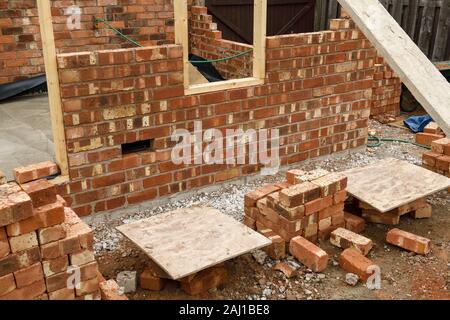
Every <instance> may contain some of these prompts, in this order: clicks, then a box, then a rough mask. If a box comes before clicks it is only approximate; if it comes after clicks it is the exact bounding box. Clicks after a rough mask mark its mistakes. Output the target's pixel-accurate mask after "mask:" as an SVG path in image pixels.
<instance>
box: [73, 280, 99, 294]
mask: <svg viewBox="0 0 450 320" xmlns="http://www.w3.org/2000/svg"><path fill="white" fill-rule="evenodd" d="M98 290H99V287H98V280H97V278H96V277H95V278H93V279H89V280H86V281H81V282H80V286H79V288H75V295H76V296H77V297H80V296H83V295H87V294H90V293H94V292H97V291H98Z"/></svg>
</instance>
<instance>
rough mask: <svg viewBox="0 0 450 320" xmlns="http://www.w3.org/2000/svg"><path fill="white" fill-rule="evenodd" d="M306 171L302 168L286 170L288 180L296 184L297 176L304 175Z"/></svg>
mask: <svg viewBox="0 0 450 320" xmlns="http://www.w3.org/2000/svg"><path fill="white" fill-rule="evenodd" d="M305 173H306V172H305V171H303V170H300V169H293V170H289V171H287V172H286V180H287V182H288V183H290V184H296V183H297V182H296V180H295V178H296V177H297V176H299V175H304V174H305Z"/></svg>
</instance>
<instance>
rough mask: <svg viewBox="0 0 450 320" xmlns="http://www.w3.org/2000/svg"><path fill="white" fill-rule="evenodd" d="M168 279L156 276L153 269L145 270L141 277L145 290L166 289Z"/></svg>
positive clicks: (142, 286) (141, 283)
mask: <svg viewBox="0 0 450 320" xmlns="http://www.w3.org/2000/svg"><path fill="white" fill-rule="evenodd" d="M165 284H166V279H163V278H159V277H158V276H156V275H155V274H154V273H153V271H152V269H145V270H144V272H142V273H141V276H140V285H141V288H142V289H144V290H151V291H161V290H162V289H164V286H165Z"/></svg>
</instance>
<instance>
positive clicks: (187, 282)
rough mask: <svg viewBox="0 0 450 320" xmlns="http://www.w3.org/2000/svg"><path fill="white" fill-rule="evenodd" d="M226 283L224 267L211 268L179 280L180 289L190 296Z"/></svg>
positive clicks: (226, 276) (226, 275) (226, 277)
mask: <svg viewBox="0 0 450 320" xmlns="http://www.w3.org/2000/svg"><path fill="white" fill-rule="evenodd" d="M227 281H228V272H227V270H226V269H225V267H223V266H222V267H213V268H209V269H206V270H203V271H200V272H198V273H197V274H195V275H192V276H189V277H187V278H184V279H182V280H181V287H182V288H183V290H184V291H186V292H187V293H188V294H190V295H197V294H200V293H204V292H206V291H208V290H209V289H213V288H218V287H221V286H223V285H225V283H226V282H227Z"/></svg>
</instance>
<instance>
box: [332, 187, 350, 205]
mask: <svg viewBox="0 0 450 320" xmlns="http://www.w3.org/2000/svg"><path fill="white" fill-rule="evenodd" d="M346 199H347V190H341V191H338V192H336V193H335V194H334V196H333V204H338V203H342V202H345V200H346Z"/></svg>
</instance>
